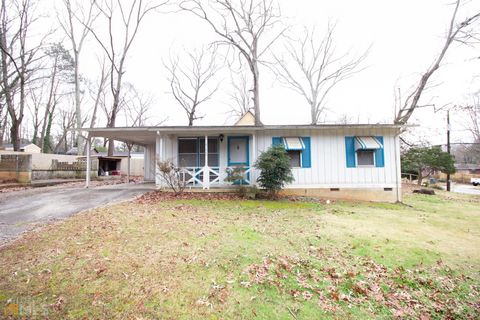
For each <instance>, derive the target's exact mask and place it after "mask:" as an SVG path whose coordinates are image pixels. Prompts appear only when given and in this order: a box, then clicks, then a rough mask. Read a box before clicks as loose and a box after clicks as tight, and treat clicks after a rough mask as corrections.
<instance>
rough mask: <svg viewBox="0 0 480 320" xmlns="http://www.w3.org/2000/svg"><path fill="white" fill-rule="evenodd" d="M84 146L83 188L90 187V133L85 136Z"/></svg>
mask: <svg viewBox="0 0 480 320" xmlns="http://www.w3.org/2000/svg"><path fill="white" fill-rule="evenodd" d="M86 147H87V170H86V171H87V172H85V188H88V187H90V171H91V168H90V167H91V163H90V161H91V157H90V149H91V147H90V135H88V136H87V141H86Z"/></svg>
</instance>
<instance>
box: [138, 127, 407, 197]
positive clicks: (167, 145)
mask: <svg viewBox="0 0 480 320" xmlns="http://www.w3.org/2000/svg"><path fill="white" fill-rule="evenodd" d="M245 135H246V134H238V135H237V136H245ZM255 135H256V143H255V144H254V143H253V141H252V139H253V132H252V134H251V135H250V140H249V148H250V150H249V151H250V165H253V163H254V162H255V160H256V159H254V158H253V155H254V154H256V156H257V157H258V155H260V153H261V152H262V151H264V150H266V149H268V148H269V147H270V146H271V145H272V137H282V136H301V137H310V138H311V160H312V161H311V168H294V169H293V175H294V178H295V181H294V182H293V183H292V184H290V185H289V186H288V187H291V188H309V187H310V188H386V187H388V188H395V187H396V182H397V175H398V176H399V174H400V173H399V172H400V169H399V166H400V161H399V150H398V148H399V144H398V140H397V144H396V148H397V153H396V152H395V139H398V137H395V134H394V131H393V130H392V129H383V128H373V129H352V128H336V129H323V130H304V129H302V130H294V129H289V130H268V131H267V130H264V131H257V132H256V133H255ZM355 135H357V136H367V135H371V136H383V139H384V161H385V167H383V168H377V167H372V168H347V166H346V152H345V136H355ZM198 136H200V137H204V136H205V134H204V133H202V132H197V133H192V134H191V135H189V136H185V135H182V137H198ZM211 136H215V135H211ZM229 136H235V135H234V134H225V137H224V139H223V142H220V170H222V171H223V170H225V168H226V167H227V165H228V150H227V149H228V137H229ZM162 138H163V143H160V139H161V138H160V137H157V144H156V148H157V149H156V155H157V158H159V159H164V160H170V161H172V162H173V163H175V164H177V161H178V154H177V152H178V143H177V141H178V138H179V136H177V135H164V136H162ZM254 145H255V147H256V152H253V147H254ZM160 146H162V150H160ZM147 150H148V148H147ZM146 153H147V152H146ZM395 157H397V159H395ZM146 159H147V157H146ZM154 160H155V157H153V161H154ZM395 160H397V161H395ZM151 161H152V160H151ZM145 173H146V174H147V165H146V166H145ZM254 175H255V176H256V174H254Z"/></svg>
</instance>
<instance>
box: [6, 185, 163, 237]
mask: <svg viewBox="0 0 480 320" xmlns="http://www.w3.org/2000/svg"><path fill="white" fill-rule="evenodd" d="M154 189H155V185H154V184H128V185H127V184H117V185H109V186H99V187H94V188H89V189H85V188H83V187H79V186H61V185H60V186H55V187H45V188H36V189H28V190H21V191H15V192H9V193H6V194H1V195H0V245H2V244H5V243H6V242H8V241H10V240H12V239H14V238H16V237H18V236H19V235H20V234H21V233H22V232H24V231H26V230H28V229H31V228H32V227H34V226H36V225H38V224H42V223H46V222H49V221H52V220H57V219H62V218H65V217H68V216H70V215H72V214H74V213H77V212H80V211H83V210H86V209H91V208H95V207H98V206H102V205H105V204H108V203H112V202H118V201H124V200H129V199H132V198H134V197H136V196H139V195H141V194H144V193H145V192H148V191H152V190H154Z"/></svg>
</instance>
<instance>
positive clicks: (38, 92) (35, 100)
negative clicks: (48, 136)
mask: <svg viewBox="0 0 480 320" xmlns="http://www.w3.org/2000/svg"><path fill="white" fill-rule="evenodd" d="M29 96H30V100H29V103H27V106H28V109H29V111H30V115H31V117H32V126H33V136H32V143H33V144H37V145H38V144H39V141H38V133H39V130H40V126H41V125H42V122H43V119H42V117H41V116H40V109H41V106H42V103H43V99H42V98H43V90H42V89H41V88H30V92H29Z"/></svg>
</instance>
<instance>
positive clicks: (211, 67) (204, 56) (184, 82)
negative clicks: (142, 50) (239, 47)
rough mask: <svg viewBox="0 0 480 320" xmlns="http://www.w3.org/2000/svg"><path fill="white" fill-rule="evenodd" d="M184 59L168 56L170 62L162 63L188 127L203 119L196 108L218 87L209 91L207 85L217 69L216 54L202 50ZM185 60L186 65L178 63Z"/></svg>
mask: <svg viewBox="0 0 480 320" xmlns="http://www.w3.org/2000/svg"><path fill="white" fill-rule="evenodd" d="M186 55H187V57H186V58H185V59H180V57H179V56H175V57H172V56H170V62H169V63H168V64H167V63H164V65H165V68H166V69H167V70H168V73H169V74H168V81H169V82H170V89H171V90H172V91H171V93H172V94H173V96H174V98H175V100H176V101H177V102H178V103H179V104H180V106H181V107H182V108H183V110H184V111H185V114H186V115H187V118H188V125H189V126H192V125H193V122H194V121H195V120H198V119H201V118H203V116H199V115H198V106H199V105H200V104H202V103H204V102H206V101H208V100H209V99H210V98H211V97H212V96H213V94H214V93H215V92H216V91H217V89H218V86H217V87H214V88H211V89H209V88H208V85H209V83H210V82H211V80H212V79H213V77H214V76H215V73H216V72H217V71H218V69H219V67H218V65H217V63H216V52H215V51H213V52H212V53H209V52H208V51H206V50H205V49H204V48H202V49H201V50H195V51H193V52H192V53H186ZM180 60H182V61H183V60H185V61H186V63H185V64H182V63H180Z"/></svg>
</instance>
